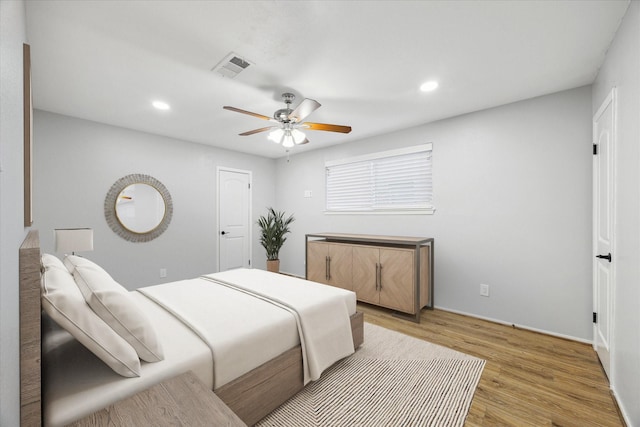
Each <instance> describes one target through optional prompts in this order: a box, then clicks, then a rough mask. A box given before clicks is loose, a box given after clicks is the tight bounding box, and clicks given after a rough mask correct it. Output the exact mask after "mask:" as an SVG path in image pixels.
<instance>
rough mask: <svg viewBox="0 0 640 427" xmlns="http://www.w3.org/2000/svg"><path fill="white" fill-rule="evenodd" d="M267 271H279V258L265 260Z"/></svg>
mask: <svg viewBox="0 0 640 427" xmlns="http://www.w3.org/2000/svg"><path fill="white" fill-rule="evenodd" d="M267 271H271V272H273V273H279V272H280V260H279V259H268V260H267Z"/></svg>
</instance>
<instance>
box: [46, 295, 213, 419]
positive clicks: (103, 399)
mask: <svg viewBox="0 0 640 427" xmlns="http://www.w3.org/2000/svg"><path fill="white" fill-rule="evenodd" d="M131 295H132V296H133V297H134V298H135V300H136V303H137V304H138V305H139V307H140V310H141V311H143V312H144V313H145V314H146V315H148V316H149V318H151V319H153V323H154V326H155V327H156V328H157V330H158V331H160V332H161V339H162V344H163V347H164V352H165V359H164V360H163V361H161V362H155V363H146V362H142V363H141V375H140V377H137V378H124V377H122V376H120V375H118V374H116V373H115V372H113V371H112V370H111V369H110V368H109V367H108V366H107V365H105V364H104V363H103V362H102V361H101V360H100V359H98V358H97V357H96V356H94V355H93V354H92V353H91V352H89V350H87V349H86V348H84V347H83V346H82V345H81V344H80V343H79V342H78V341H76V340H75V339H74V338H73V337H72V336H71V335H70V334H69V333H68V332H66V331H65V330H63V329H61V328H58V327H57V325H55V324H53V321H50V322H51V323H52V325H51V326H50V327H49V328H51V329H52V330H47V329H49V328H47V327H46V326H45V327H44V328H43V336H44V338H43V342H42V346H43V351H42V356H43V364H42V366H43V377H42V397H43V403H44V405H43V406H44V417H43V419H44V424H45V426H51V427H58V426H64V425H67V424H69V423H70V422H73V421H75V420H77V419H80V418H83V417H85V416H87V415H89V414H91V413H93V412H95V411H97V410H99V409H102V408H104V407H105V406H108V405H110V404H111V403H114V402H117V401H118V400H120V399H123V398H125V397H127V396H131V395H133V394H135V393H137V392H139V391H142V390H144V389H147V388H149V387H151V386H152V385H154V384H157V383H159V382H162V381H164V380H165V379H168V378H171V377H174V376H176V375H178V374H181V373H183V372H187V371H189V370H191V371H193V372H194V373H195V374H196V376H197V377H198V378H199V379H200V380H201V381H202V382H203V383H204V384H206V385H207V387H210V388H212V387H213V369H212V361H211V351H210V350H209V347H208V346H207V345H206V344H205V343H203V342H202V340H201V339H200V338H198V336H197V335H196V334H194V333H193V332H192V331H191V330H190V329H189V328H188V327H186V326H185V325H183V324H182V322H180V321H179V320H177V319H176V318H175V317H174V316H172V315H171V314H169V313H167V312H166V311H165V310H164V309H162V308H161V307H159V306H158V305H157V304H155V303H154V302H152V301H150V300H149V299H147V298H146V297H145V296H143V295H141V294H139V293H137V292H132V293H131ZM49 320H50V319H49Z"/></svg>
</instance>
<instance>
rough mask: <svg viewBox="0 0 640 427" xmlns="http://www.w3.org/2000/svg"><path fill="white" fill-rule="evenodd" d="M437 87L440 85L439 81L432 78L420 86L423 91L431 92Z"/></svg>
mask: <svg viewBox="0 0 640 427" xmlns="http://www.w3.org/2000/svg"><path fill="white" fill-rule="evenodd" d="M437 87H438V82H437V81H435V80H431V81H429V82H425V83H422V86H420V90H421V91H423V92H431V91H432V90H435V89H436V88H437Z"/></svg>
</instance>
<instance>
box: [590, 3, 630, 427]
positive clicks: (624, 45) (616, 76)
mask: <svg viewBox="0 0 640 427" xmlns="http://www.w3.org/2000/svg"><path fill="white" fill-rule="evenodd" d="M614 86H615V87H617V95H618V101H617V111H618V118H617V122H616V125H617V134H616V135H617V138H618V139H617V141H616V156H615V162H616V179H615V186H616V215H615V220H614V222H615V227H616V235H615V236H616V241H615V243H614V244H615V247H614V249H613V251H612V252H613V265H614V268H615V277H616V290H615V300H614V319H613V349H612V351H611V356H612V368H613V369H612V370H613V372H612V378H611V384H612V386H613V389H614V392H615V394H616V396H617V397H618V401H619V403H620V406H621V409H622V411H623V413H624V414H625V417H626V419H627V423H628V424H629V425H631V426H640V310H639V307H640V2H638V1H632V2H631V4H630V6H629V10H628V11H627V14H626V15H625V18H624V20H623V22H622V24H621V26H620V28H619V30H618V33H617V35H616V37H615V39H614V42H613V44H612V45H611V47H610V49H609V51H608V52H607V57H606V60H605V62H604V64H603V65H602V67H601V69H600V72H599V74H598V77H597V78H596V81H595V83H594V85H593V112H594V113H595V112H596V110H597V109H598V108H599V107H600V104H602V102H603V101H604V99H605V98H606V96H607V94H608V93H609V91H610V90H611V88H612V87H614Z"/></svg>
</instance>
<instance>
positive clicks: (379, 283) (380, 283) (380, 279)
mask: <svg viewBox="0 0 640 427" xmlns="http://www.w3.org/2000/svg"><path fill="white" fill-rule="evenodd" d="M378 286H380V290H382V264H380V267H378Z"/></svg>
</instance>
